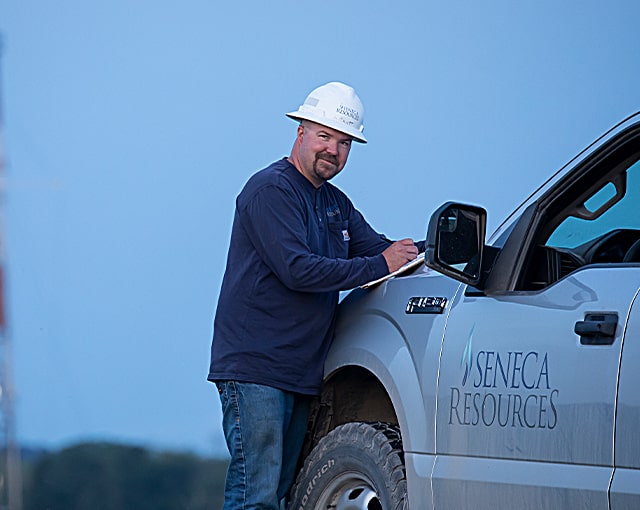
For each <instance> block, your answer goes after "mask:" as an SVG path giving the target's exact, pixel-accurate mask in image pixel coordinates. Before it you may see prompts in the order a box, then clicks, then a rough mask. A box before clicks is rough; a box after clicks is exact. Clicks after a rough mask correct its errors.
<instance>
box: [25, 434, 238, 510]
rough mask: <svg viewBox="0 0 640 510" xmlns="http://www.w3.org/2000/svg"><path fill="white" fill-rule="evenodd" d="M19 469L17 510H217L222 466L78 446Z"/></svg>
mask: <svg viewBox="0 0 640 510" xmlns="http://www.w3.org/2000/svg"><path fill="white" fill-rule="evenodd" d="M22 466H23V505H22V507H23V510H89V509H91V510H205V509H206V510H218V509H222V503H223V492H224V479H225V474H226V468H227V461H225V460H218V459H208V458H202V457H199V456H197V455H194V454H189V453H169V452H155V451H150V450H147V449H145V448H141V447H136V446H125V445H120V444H113V443H82V444H78V445H74V446H70V447H68V448H65V449H63V450H59V451H55V452H41V453H39V454H37V455H27V456H25V458H24V459H23V462H22Z"/></svg>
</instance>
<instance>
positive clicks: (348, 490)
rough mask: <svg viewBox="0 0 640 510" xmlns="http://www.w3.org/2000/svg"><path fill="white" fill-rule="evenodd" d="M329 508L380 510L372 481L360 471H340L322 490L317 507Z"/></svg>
mask: <svg viewBox="0 0 640 510" xmlns="http://www.w3.org/2000/svg"><path fill="white" fill-rule="evenodd" d="M316 508H321V509H330V510H382V506H381V504H380V498H379V497H378V494H377V492H376V490H375V488H374V486H373V483H371V481H370V480H369V479H368V478H367V477H365V476H364V475H363V474H362V473H355V472H348V473H342V474H340V475H339V476H337V477H336V478H334V479H333V480H332V481H331V483H329V485H327V487H326V488H325V489H324V490H323V491H322V494H321V495H320V498H319V499H318V503H317V507H316Z"/></svg>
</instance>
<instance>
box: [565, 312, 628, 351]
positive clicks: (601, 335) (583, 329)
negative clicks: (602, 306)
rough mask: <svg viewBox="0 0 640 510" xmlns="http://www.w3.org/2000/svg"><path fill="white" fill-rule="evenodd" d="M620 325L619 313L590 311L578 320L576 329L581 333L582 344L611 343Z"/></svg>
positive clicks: (577, 332) (576, 331)
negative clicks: (582, 318)
mask: <svg viewBox="0 0 640 510" xmlns="http://www.w3.org/2000/svg"><path fill="white" fill-rule="evenodd" d="M617 326H618V314H617V313H588V314H586V315H585V317H584V320H583V321H578V322H576V325H575V327H574V329H573V330H574V331H575V333H576V334H577V335H580V343H581V344H582V345H611V344H613V340H614V339H615V336H616V327H617Z"/></svg>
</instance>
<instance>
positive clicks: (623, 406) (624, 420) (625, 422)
mask: <svg viewBox="0 0 640 510" xmlns="http://www.w3.org/2000/svg"><path fill="white" fill-rule="evenodd" d="M639 301H640V298H639V297H638V295H637V294H636V298H635V301H634V304H633V307H632V309H631V313H630V314H629V320H628V323H627V327H626V331H625V335H624V339H623V345H622V364H621V367H620V386H619V390H618V391H619V393H618V405H617V413H616V436H615V445H616V446H615V453H614V460H615V472H614V475H613V483H612V484H611V510H632V509H637V508H640V431H639V430H638V425H639V424H640V373H639V372H638V368H639V367H640V302H639Z"/></svg>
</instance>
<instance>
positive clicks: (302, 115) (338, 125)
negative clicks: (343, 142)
mask: <svg viewBox="0 0 640 510" xmlns="http://www.w3.org/2000/svg"><path fill="white" fill-rule="evenodd" d="M285 115H286V116H287V117H289V118H290V119H293V120H309V121H311V122H315V123H316V124H320V125H322V126H327V127H330V128H331V129H335V130H336V131H340V132H341V133H344V134H345V135H349V136H350V137H351V138H353V139H354V140H355V141H356V142H359V143H367V139H366V138H365V137H364V136H363V135H362V133H361V132H360V131H358V130H357V129H353V128H350V127H349V126H345V125H344V124H343V123H342V122H340V121H337V120H333V119H327V118H324V117H318V116H316V115H312V114H309V113H306V112H291V113H286V114H285Z"/></svg>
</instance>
